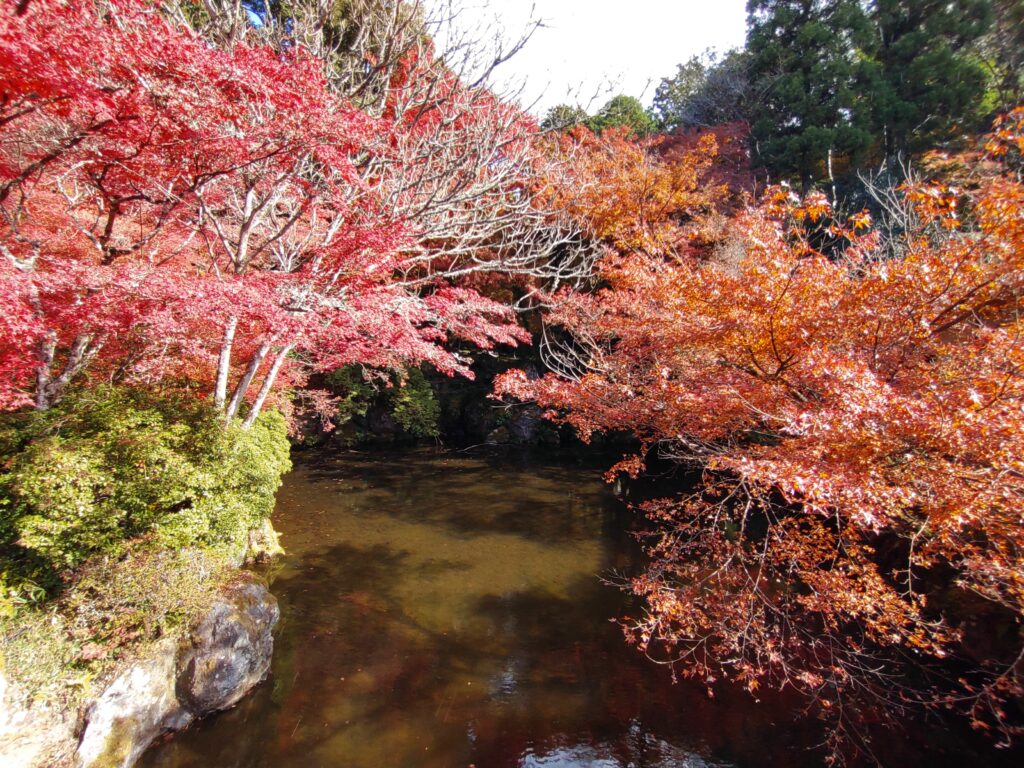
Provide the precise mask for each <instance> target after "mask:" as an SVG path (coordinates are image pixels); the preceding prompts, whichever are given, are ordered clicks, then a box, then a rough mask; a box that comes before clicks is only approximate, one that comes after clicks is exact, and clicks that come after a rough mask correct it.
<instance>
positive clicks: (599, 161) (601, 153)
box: [547, 126, 724, 254]
mask: <svg viewBox="0 0 1024 768" xmlns="http://www.w3.org/2000/svg"><path fill="white" fill-rule="evenodd" d="M552 140H553V141H554V142H556V144H555V145H554V146H553V148H552V149H553V151H554V152H555V153H556V154H557V156H559V157H560V158H561V159H562V160H563V163H562V165H561V170H562V173H561V175H560V176H558V177H553V178H551V179H550V186H549V189H548V191H547V194H548V196H549V199H550V200H551V201H552V203H553V204H554V205H555V206H556V207H558V208H560V209H562V210H565V211H567V212H568V213H569V214H570V215H571V216H572V217H573V218H575V219H576V220H578V221H579V222H581V224H582V227H583V230H584V233H585V234H586V235H587V236H588V237H589V238H591V239H593V240H597V241H601V242H603V243H605V244H606V245H609V246H611V247H612V248H613V249H615V250H617V251H621V252H630V251H643V252H646V253H652V254H667V253H671V252H673V251H675V250H677V249H678V248H679V247H681V246H682V245H684V244H685V242H686V239H687V236H688V232H687V231H686V229H685V228H684V227H683V225H684V224H685V223H686V222H687V221H688V220H689V219H691V218H692V216H693V215H694V214H695V213H698V212H701V211H706V210H707V209H708V208H709V207H710V206H711V204H712V203H713V202H714V200H715V199H716V198H718V197H720V196H721V195H722V194H723V191H724V190H723V189H722V188H720V187H714V186H705V185H703V184H702V181H703V178H704V176H705V174H706V173H707V171H708V169H709V168H710V167H711V165H712V163H713V161H714V159H715V156H716V154H717V142H716V140H715V138H714V136H712V135H711V134H706V135H705V136H703V137H702V138H701V139H700V140H699V141H698V146H697V150H696V151H694V152H690V153H687V154H686V155H685V156H683V157H681V158H679V159H677V160H675V161H674V162H663V161H661V160H659V159H658V157H657V156H656V155H655V153H654V152H653V149H654V148H655V142H654V141H653V140H637V139H635V138H631V137H630V136H629V135H628V132H627V131H626V129H609V130H606V131H604V132H602V134H601V135H600V136H596V135H594V134H593V133H592V132H591V131H589V130H588V129H587V128H585V127H582V126H580V127H578V128H575V129H574V130H573V131H572V132H570V133H568V134H559V135H558V136H557V137H555V138H553V139H552Z"/></svg>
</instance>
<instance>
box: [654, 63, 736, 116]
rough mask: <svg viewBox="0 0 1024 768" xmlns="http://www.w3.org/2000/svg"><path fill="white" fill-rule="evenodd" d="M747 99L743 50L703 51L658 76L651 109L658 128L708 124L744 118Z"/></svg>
mask: <svg viewBox="0 0 1024 768" xmlns="http://www.w3.org/2000/svg"><path fill="white" fill-rule="evenodd" d="M749 100H750V82H749V79H748V77H747V57H746V53H745V52H744V51H739V50H733V51H729V52H728V53H726V54H725V55H724V56H719V55H718V54H717V53H715V52H714V51H706V52H705V53H704V54H702V55H700V56H693V57H691V58H690V60H689V61H687V62H686V63H685V64H680V65H679V66H678V67H677V68H676V74H675V75H673V76H672V77H666V78H663V79H662V81H661V84H660V85H659V86H658V89H657V90H656V91H655V93H654V103H653V105H652V111H653V112H654V113H655V114H656V115H657V118H658V124H659V126H660V127H661V129H662V130H668V131H671V130H674V129H676V128H710V127H713V126H716V125H723V124H725V123H731V122H735V121H737V120H742V119H744V118H745V116H746V114H747V109H748V107H749V106H751V105H749V104H748V101H749Z"/></svg>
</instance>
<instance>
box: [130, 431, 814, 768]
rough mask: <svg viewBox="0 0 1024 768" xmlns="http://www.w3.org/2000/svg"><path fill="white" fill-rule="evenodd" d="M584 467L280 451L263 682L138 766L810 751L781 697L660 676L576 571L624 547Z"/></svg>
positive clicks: (328, 767)
mask: <svg viewBox="0 0 1024 768" xmlns="http://www.w3.org/2000/svg"><path fill="white" fill-rule="evenodd" d="M624 519H625V515H624V510H623V508H622V506H621V505H620V504H619V503H618V502H617V501H616V500H615V499H614V498H613V497H612V496H611V494H610V493H609V492H608V489H607V488H606V486H605V485H604V483H603V482H602V481H601V479H600V470H599V469H598V468H596V467H595V468H593V469H588V468H580V467H575V466H565V465H552V464H535V463H531V462H530V461H529V460H527V459H523V460H521V461H514V460H510V459H509V457H505V458H504V459H503V460H501V461H499V460H497V459H487V458H479V457H478V458H472V457H466V456H458V455H455V456H453V455H449V454H444V453H437V452H432V451H418V452H415V453H409V454H403V455H396V456H386V455H381V454H373V455H370V456H361V455H358V454H352V455H347V456H344V457H340V458H334V459H321V460H319V461H315V462H313V461H309V460H306V461H305V462H303V461H300V462H299V466H298V468H297V469H296V470H295V471H294V472H293V473H292V474H290V475H289V476H288V477H287V478H286V482H285V485H284V487H283V488H282V490H281V492H280V495H279V498H278V506H277V511H276V512H275V524H276V525H277V527H278V528H279V529H280V530H281V531H282V533H283V543H284V546H285V548H286V549H287V552H288V554H287V555H286V556H285V557H284V558H283V559H282V560H281V561H279V563H277V564H276V565H275V566H274V569H273V572H272V573H271V574H269V577H270V579H271V581H272V589H273V591H274V593H275V594H276V595H277V596H278V599H279V600H280V604H281V624H280V626H279V628H278V632H277V640H276V643H277V645H276V651H275V655H274V662H273V668H272V673H271V677H270V679H269V680H268V681H267V682H266V683H265V684H264V685H262V686H261V687H260V688H259V689H257V691H256V692H255V693H254V694H253V695H252V696H251V697H249V698H247V699H246V700H244V701H243V702H242V703H241V704H239V706H237V707H236V708H235V709H233V710H231V711H229V712H225V713H223V714H221V715H220V716H218V717H215V718H213V719H211V720H208V721H206V722H203V723H200V724H198V725H197V726H195V727H193V728H192V729H190V730H189V731H187V732H185V733H183V734H180V735H178V736H177V737H175V738H174V739H173V740H171V741H170V742H168V743H166V744H164V745H162V746H160V747H158V748H156V749H154V750H152V751H151V752H150V753H148V754H147V756H146V757H145V758H144V759H143V761H142V763H141V764H142V765H143V766H146V767H148V768H191V767H193V766H195V767H197V768H198V767H200V766H201V767H202V768H264V767H266V768H271V767H272V768H292V767H295V768H299V767H300V766H301V768H317V767H322V768H335V767H338V768H340V767H342V766H344V767H345V768H469V767H471V766H472V767H474V768H506V767H508V768H512V767H520V766H521V767H523V768H527V767H533V766H559V767H560V768H570V767H571V768H577V767H579V768H582V767H583V766H588V767H595V766H600V767H601V768H604V767H605V766H607V767H608V768H626V767H627V766H635V768H704V767H705V766H716V767H717V766H725V765H772V766H801V765H816V764H820V758H819V756H818V755H817V754H816V753H812V752H809V751H808V750H807V747H808V746H810V745H813V744H816V743H817V742H818V740H820V734H819V733H817V731H816V730H815V727H814V725H813V724H812V723H806V722H800V723H794V721H793V718H792V708H791V707H790V706H789V705H788V703H787V702H784V701H779V700H776V701H766V702H763V703H761V704H757V703H755V702H754V701H753V700H752V699H751V698H749V697H748V696H746V694H744V693H742V692H739V691H733V690H731V689H728V688H725V689H723V690H722V691H720V692H719V695H718V697H717V698H716V699H714V700H711V699H709V698H708V696H707V695H706V692H705V690H704V688H703V687H702V686H695V685H690V684H679V685H673V684H672V683H671V682H670V680H669V676H668V674H667V673H666V672H665V670H662V669H659V668H657V667H655V666H654V665H652V664H650V663H649V662H647V661H645V660H644V659H643V658H641V657H640V656H639V655H638V654H636V653H635V652H634V651H632V650H630V649H629V648H627V647H626V645H625V644H624V643H623V641H622V635H621V632H620V630H619V629H618V627H617V626H616V625H615V623H614V622H613V619H615V618H617V617H619V616H621V615H623V614H624V613H628V612H629V611H630V610H633V609H635V607H634V606H631V605H630V603H629V600H628V599H627V598H626V597H625V596H623V595H622V594H621V593H619V592H618V591H617V590H615V589H613V588H610V587H607V586H604V585H602V584H601V582H600V581H599V580H598V578H597V575H598V574H601V573H607V572H609V571H610V570H612V569H619V570H623V569H629V568H631V567H633V564H634V563H635V562H636V554H637V553H636V549H635V543H633V542H632V539H631V538H630V537H629V536H628V534H627V533H626V532H625V531H624V526H623V520H624Z"/></svg>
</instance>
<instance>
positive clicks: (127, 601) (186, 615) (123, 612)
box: [0, 540, 236, 707]
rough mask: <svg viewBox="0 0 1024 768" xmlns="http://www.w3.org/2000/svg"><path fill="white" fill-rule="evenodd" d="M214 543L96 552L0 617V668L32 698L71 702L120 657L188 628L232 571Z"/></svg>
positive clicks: (136, 544) (143, 545) (91, 688)
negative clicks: (33, 601) (41, 599)
mask: <svg viewBox="0 0 1024 768" xmlns="http://www.w3.org/2000/svg"><path fill="white" fill-rule="evenodd" d="M235 562H236V561H234V560H233V559H232V558H230V557H229V556H228V555H227V554H225V553H224V552H222V551H220V550H218V549H212V548H198V547H192V548H185V549H178V550H169V549H158V548H156V547H154V546H153V542H152V541H148V540H147V541H137V542H134V543H133V544H132V545H131V546H130V547H128V548H127V550H126V552H125V553H124V554H123V555H122V556H121V557H119V558H111V557H108V556H97V557H95V558H93V559H91V560H89V561H87V562H86V563H85V564H83V565H82V566H80V567H79V568H78V569H77V570H76V571H75V572H74V574H72V575H71V576H69V577H68V578H69V582H68V584H67V585H66V586H67V588H66V589H65V590H64V592H63V593H62V594H61V596H60V597H58V598H56V599H53V600H49V601H47V602H45V603H43V604H40V605H36V606H34V607H30V608H26V609H23V610H19V611H17V612H16V613H14V614H13V615H8V616H6V617H3V618H0V660H2V663H3V667H4V669H5V673H6V674H7V675H8V677H9V678H10V679H12V680H13V681H15V682H16V683H17V684H18V686H19V688H20V689H22V690H24V691H27V692H28V693H29V694H30V695H31V696H32V697H33V698H36V699H45V700H49V701H54V702H59V703H61V704H62V705H64V706H66V707H71V706H73V705H74V704H75V703H76V702H78V701H79V700H81V699H82V698H84V697H86V696H88V695H90V694H92V693H95V690H94V688H95V685H94V683H95V681H97V680H102V679H104V678H105V676H106V674H107V672H108V671H109V670H110V669H112V668H113V667H114V666H115V665H116V664H117V663H118V662H119V661H121V660H123V659H126V658H130V657H133V656H135V655H137V654H138V653H140V652H141V651H143V650H144V648H145V647H147V646H148V645H150V644H151V643H153V642H155V641H157V640H159V639H161V638H163V637H167V636H169V635H175V634H177V633H178V632H180V631H183V630H184V629H185V628H186V627H188V626H190V625H191V624H192V623H193V622H194V621H195V620H196V619H197V618H198V617H199V616H200V615H201V613H202V612H203V611H204V610H205V609H206V608H208V607H209V605H210V604H211V602H212V600H213V596H214V594H215V593H216V592H217V590H218V589H219V588H220V587H221V586H222V585H223V584H224V583H225V582H226V581H227V580H228V579H229V578H230V577H231V576H232V574H234V573H235V567H234V563H235Z"/></svg>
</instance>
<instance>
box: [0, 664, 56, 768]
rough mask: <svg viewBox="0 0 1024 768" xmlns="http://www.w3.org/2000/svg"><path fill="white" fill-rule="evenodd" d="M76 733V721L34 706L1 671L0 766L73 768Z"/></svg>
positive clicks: (47, 706)
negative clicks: (62, 767)
mask: <svg viewBox="0 0 1024 768" xmlns="http://www.w3.org/2000/svg"><path fill="white" fill-rule="evenodd" d="M74 733H75V728H74V720H73V718H72V717H70V716H69V715H67V714H66V713H63V712H60V711H57V710H56V709H55V708H54V707H53V706H52V705H46V704H41V703H32V702H30V701H29V700H28V698H27V697H26V696H25V695H24V694H23V693H22V692H20V691H18V690H17V689H16V687H15V686H14V685H12V684H11V683H10V682H9V681H8V680H7V677H6V675H4V673H3V670H0V765H2V766H4V767H5V768H7V766H37V765H38V766H43V765H45V766H48V768H53V767H54V766H59V765H69V764H70V755H71V753H72V752H73V750H74Z"/></svg>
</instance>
